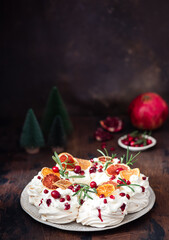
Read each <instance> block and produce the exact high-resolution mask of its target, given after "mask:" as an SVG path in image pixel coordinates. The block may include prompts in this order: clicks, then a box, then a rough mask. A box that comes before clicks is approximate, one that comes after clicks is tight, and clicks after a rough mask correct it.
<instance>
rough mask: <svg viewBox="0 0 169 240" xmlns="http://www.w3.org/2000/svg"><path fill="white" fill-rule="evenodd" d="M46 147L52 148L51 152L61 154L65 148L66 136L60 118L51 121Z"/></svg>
mask: <svg viewBox="0 0 169 240" xmlns="http://www.w3.org/2000/svg"><path fill="white" fill-rule="evenodd" d="M48 145H49V146H51V147H52V150H53V152H54V151H56V152H57V153H60V152H62V151H63V149H64V147H65V146H66V135H65V130H64V127H63V123H62V119H61V117H60V116H56V117H55V118H54V120H53V123H52V126H51V129H50V131H49V135H48Z"/></svg>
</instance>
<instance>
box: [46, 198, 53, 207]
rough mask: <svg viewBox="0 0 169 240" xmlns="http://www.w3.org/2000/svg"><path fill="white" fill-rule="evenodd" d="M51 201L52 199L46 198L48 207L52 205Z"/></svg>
mask: <svg viewBox="0 0 169 240" xmlns="http://www.w3.org/2000/svg"><path fill="white" fill-rule="evenodd" d="M51 202H52V201H51V199H47V200H46V204H47V205H48V207H49V206H50V204H51Z"/></svg>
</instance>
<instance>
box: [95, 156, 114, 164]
mask: <svg viewBox="0 0 169 240" xmlns="http://www.w3.org/2000/svg"><path fill="white" fill-rule="evenodd" d="M98 159H99V161H100V162H102V163H105V162H106V161H109V160H110V159H111V157H108V156H101V157H98ZM112 162H113V159H112Z"/></svg>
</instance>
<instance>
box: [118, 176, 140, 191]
mask: <svg viewBox="0 0 169 240" xmlns="http://www.w3.org/2000/svg"><path fill="white" fill-rule="evenodd" d="M118 179H119V180H120V181H122V182H123V184H118V185H117V187H121V186H122V187H129V188H130V189H131V190H132V191H133V192H135V191H134V188H132V187H131V186H137V187H141V186H140V185H139V184H134V183H130V184H127V183H126V182H125V181H124V180H123V179H122V178H118Z"/></svg>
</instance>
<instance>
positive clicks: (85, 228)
mask: <svg viewBox="0 0 169 240" xmlns="http://www.w3.org/2000/svg"><path fill="white" fill-rule="evenodd" d="M28 185H29V183H28V184H27V185H26V186H25V188H24V189H23V191H22V193H21V195H20V205H21V207H22V209H23V210H24V211H25V212H26V213H27V214H28V215H29V216H30V217H32V218H33V219H34V220H36V221H38V222H40V223H43V224H45V225H48V226H52V227H55V228H58V229H61V230H66V231H75V232H93V231H104V230H108V229H113V228H117V227H120V226H122V225H124V224H127V223H129V222H132V221H134V220H137V219H139V218H140V217H142V216H143V215H145V214H146V213H148V212H149V211H150V210H151V209H152V208H153V206H154V203H155V200H156V196H155V193H154V191H153V189H152V188H151V187H150V186H149V188H148V189H149V191H150V196H151V200H150V197H149V204H148V205H147V206H146V207H145V208H143V209H142V210H140V211H139V212H136V213H129V214H127V215H129V216H133V218H130V219H128V220H126V218H127V215H126V216H125V217H124V219H123V221H122V222H120V223H119V224H116V225H112V226H108V227H102V228H97V227H91V226H84V225H82V224H80V223H76V222H75V221H74V222H71V223H74V224H76V225H77V226H79V229H78V228H74V227H71V223H66V224H56V223H50V222H47V221H43V220H41V219H40V217H39V218H38V217H36V216H34V215H33V214H31V212H30V209H29V207H25V205H26V203H25V200H24V199H25V197H26V200H28V198H29V196H28V193H27V188H28ZM28 206H29V205H28ZM30 207H32V208H34V210H35V211H36V212H38V209H37V207H35V206H34V205H32V204H30ZM138 213H139V216H138V217H136V215H137V214H138ZM65 226H66V227H65ZM67 226H69V228H68V227H67Z"/></svg>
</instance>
